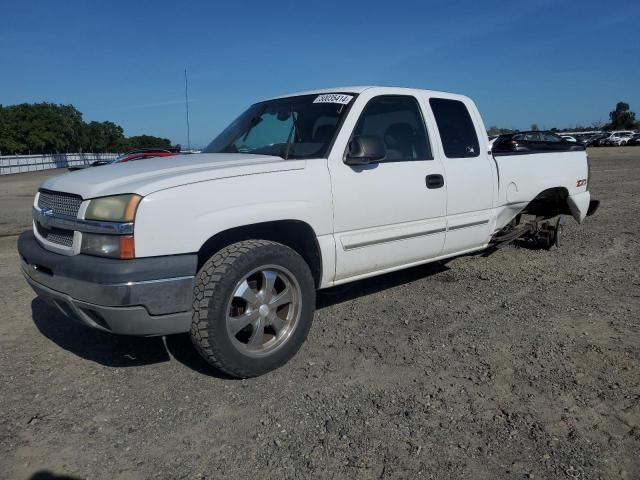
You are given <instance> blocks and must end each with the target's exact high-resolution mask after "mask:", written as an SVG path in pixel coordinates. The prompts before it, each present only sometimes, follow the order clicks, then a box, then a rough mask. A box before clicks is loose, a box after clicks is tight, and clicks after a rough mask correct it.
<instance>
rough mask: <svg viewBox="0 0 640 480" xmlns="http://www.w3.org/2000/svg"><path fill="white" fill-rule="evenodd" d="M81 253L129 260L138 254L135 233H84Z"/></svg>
mask: <svg viewBox="0 0 640 480" xmlns="http://www.w3.org/2000/svg"><path fill="white" fill-rule="evenodd" d="M80 253H85V254H87V255H97V256H99V257H109V258H121V259H123V260H129V259H132V258H135V256H136V254H135V243H134V239H133V235H96V234H94V233H83V234H82V246H81V247H80Z"/></svg>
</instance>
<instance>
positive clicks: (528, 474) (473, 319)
mask: <svg viewBox="0 0 640 480" xmlns="http://www.w3.org/2000/svg"><path fill="white" fill-rule="evenodd" d="M590 155H591V157H592V158H593V180H592V187H591V190H592V193H593V194H594V196H595V197H597V198H600V199H601V200H602V202H603V204H602V206H601V209H600V210H599V211H598V213H597V214H596V216H594V217H591V218H589V219H587V221H586V222H585V223H584V224H583V225H577V224H576V223H575V222H573V221H572V220H570V221H569V222H568V223H567V226H566V228H565V236H564V245H563V246H562V248H561V249H559V250H552V251H549V252H547V251H544V250H535V249H531V248H527V247H525V246H523V245H520V246H518V245H512V246H509V247H506V248H504V249H502V250H499V251H498V252H496V253H494V254H493V255H490V256H473V257H463V258H457V259H454V260H451V261H449V262H448V263H446V264H442V263H437V264H433V265H430V266H425V267H419V268H413V269H410V270H406V271H403V272H397V273H394V274H390V275H385V276H382V277H378V278H374V279H370V280H366V281H362V282H358V283H356V284H354V285H353V286H351V287H350V288H344V287H343V288H340V289H335V290H333V291H328V292H326V293H324V294H321V295H320V296H319V299H318V312H317V313H316V316H315V321H314V325H313V328H312V330H311V334H310V336H309V339H308V341H307V342H306V344H305V345H304V346H303V348H302V349H301V351H300V352H299V354H298V355H297V356H296V357H295V358H294V359H293V360H292V361H291V362H290V363H289V364H287V365H286V366H285V367H283V368H281V369H279V370H277V371H275V372H272V373H270V374H268V375H265V376H263V377H260V378H256V379H252V380H243V381H238V380H230V379H227V378H223V377H221V376H220V375H217V374H216V372H214V371H212V370H211V369H209V368H208V367H207V366H206V365H205V364H204V363H203V362H202V361H201V360H200V359H199V357H198V356H197V354H196V353H195V352H194V350H193V348H192V347H191V344H190V342H189V339H188V337H186V336H173V337H167V338H166V339H162V338H151V339H144V338H128V337H116V336H111V335H107V334H103V333H101V332H97V331H92V330H89V329H85V328H83V327H81V326H77V325H75V324H73V323H70V321H68V320H67V319H65V318H64V317H62V316H60V315H59V314H57V313H56V312H54V311H53V310H51V309H50V308H49V307H47V306H45V305H44V304H43V303H42V302H40V301H38V300H36V299H35V298H34V294H33V293H32V292H31V290H30V289H29V288H28V287H27V286H26V284H25V283H24V281H23V280H22V278H21V276H20V273H19V264H18V257H17V253H16V248H15V244H16V236H15V235H14V234H15V233H16V232H17V231H18V230H20V229H22V228H23V227H24V226H27V225H29V214H30V202H31V198H32V194H33V192H34V191H35V190H36V188H37V185H38V184H39V182H40V181H41V180H42V179H43V178H44V177H45V176H46V175H49V174H50V173H49V172H47V173H38V174H34V175H30V174H27V175H22V176H12V177H3V178H0V195H1V196H0V198H1V200H0V202H1V205H2V208H1V209H0V228H1V230H0V312H2V313H0V387H1V394H0V477H3V478H17V479H22V478H30V477H32V476H34V477H33V478H52V477H48V476H47V475H48V474H49V473H50V474H52V475H61V476H63V475H68V476H72V477H74V478H76V477H77V478H105V479H134V478H226V479H235V478H306V477H312V476H313V477H319V478H357V479H360V478H362V479H365V478H434V479H447V478H451V479H465V478H510V479H511V478H550V479H562V478H569V479H597V478H627V479H637V478H640V459H639V452H640V364H639V360H640V320H639V318H640V315H639V313H640V308H639V307H640V300H639V299H640V289H639V286H640V276H639V269H638V267H639V262H638V258H639V256H638V254H639V253H640V248H639V246H638V237H637V234H638V231H639V226H640V219H639V217H638V207H639V206H640V205H639V203H640V147H638V148H635V149H633V148H611V149H599V150H594V151H592V152H590ZM54 478H58V477H54Z"/></svg>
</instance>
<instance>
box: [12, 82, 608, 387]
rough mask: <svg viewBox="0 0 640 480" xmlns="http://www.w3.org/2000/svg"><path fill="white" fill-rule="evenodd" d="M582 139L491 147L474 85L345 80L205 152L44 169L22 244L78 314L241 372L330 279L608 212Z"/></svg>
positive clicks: (39, 280) (270, 105)
mask: <svg viewBox="0 0 640 480" xmlns="http://www.w3.org/2000/svg"><path fill="white" fill-rule="evenodd" d="M588 186H589V165H588V159H587V156H586V153H585V151H584V150H582V149H579V150H573V151H562V149H559V150H558V151H553V150H551V151H546V152H544V153H538V152H511V153H510V152H503V153H495V152H494V154H489V153H488V146H487V136H486V130H485V127H484V125H483V123H482V119H481V117H480V114H479V113H478V110H477V108H476V106H475V105H474V103H473V102H472V101H471V100H470V99H469V98H467V97H464V96H461V95H455V94H450V93H443V92H435V91H429V90H418V89H405V88H387V87H348V88H337V89H332V90H321V91H312V92H304V93H299V94H295V95H288V96H284V97H278V98H273V99H270V100H266V101H263V102H259V103H256V104H254V105H252V106H251V107H250V108H249V109H248V110H247V111H246V112H244V113H243V114H242V115H240V117H238V119H237V120H235V121H234V122H233V123H231V125H229V127H227V128H226V129H225V130H224V131H223V132H222V133H221V134H220V135H219V136H218V137H216V138H215V139H214V140H213V141H212V142H211V144H210V145H209V146H208V147H207V148H205V149H204V151H203V153H201V154H193V155H180V156H173V157H165V158H157V159H152V160H145V161H138V162H129V163H124V164H116V165H110V166H103V167H97V168H89V169H85V170H82V171H77V172H72V173H66V174H64V175H61V176H57V177H53V178H51V179H49V180H47V181H46V182H45V183H44V184H43V185H42V188H41V189H40V190H39V192H38V194H37V195H36V197H35V201H34V204H33V230H32V231H31V230H30V231H27V232H24V233H23V234H22V235H21V236H20V239H19V241H18V247H19V251H20V255H21V257H22V268H23V272H24V275H25V278H26V279H27V281H28V282H29V284H30V285H31V286H32V287H33V289H34V290H35V291H36V292H37V294H38V295H39V296H40V297H42V298H43V299H44V300H46V301H48V302H49V303H51V304H52V305H54V306H55V307H56V308H58V309H59V310H60V311H61V312H63V313H64V314H65V315H67V316H69V317H72V318H75V319H77V320H79V321H81V322H82V323H84V324H86V325H89V326H91V327H94V328H98V329H100V330H104V331H108V332H113V333H119V334H130V335H146V336H152V335H167V334H174V333H183V332H190V334H191V338H192V340H193V343H194V345H195V347H196V348H197V350H198V351H199V352H200V354H201V355H202V356H203V357H204V358H205V359H206V360H207V361H208V362H209V363H210V364H212V365H214V366H215V367H217V368H219V369H221V370H223V371H224V372H226V373H228V374H230V375H233V376H238V377H250V376H255V375H260V374H262V373H265V372H267V371H269V370H272V369H274V368H276V367H278V366H280V365H282V364H284V363H285V362H286V361H287V360H289V359H290V358H291V357H292V356H293V355H294V354H295V353H296V352H297V350H298V349H299V348H300V346H301V344H302V343H303V342H304V340H305V338H306V337H307V333H308V332H309V328H310V326H311V322H312V318H313V312H314V308H315V292H316V290H317V289H323V288H327V287H332V286H334V285H339V284H344V283H346V282H352V281H354V280H358V279H362V278H366V277H371V276H374V275H379V274H382V273H386V272H391V271H393V270H398V269H402V268H407V267H411V266H413V265H419V264H422V263H427V262H433V261H435V260H440V259H444V258H447V257H452V256H455V255H460V254H466V253H469V252H474V251H479V250H482V249H486V248H488V247H491V246H493V245H499V244H500V243H502V242H508V241H511V240H514V239H516V238H518V237H522V236H528V237H529V238H532V239H538V240H541V241H543V242H544V243H546V245H547V246H550V245H552V244H554V243H557V241H558V238H559V229H560V226H561V224H562V221H556V220H555V219H558V218H560V219H562V218H563V217H562V215H564V214H566V215H570V216H571V217H573V218H574V219H575V220H576V221H577V222H582V221H583V220H584V219H585V217H586V216H587V215H589V214H591V213H593V211H595V209H596V208H597V205H598V203H597V201H595V200H592V199H591V198H590V194H589V191H588Z"/></svg>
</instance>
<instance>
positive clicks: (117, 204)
mask: <svg viewBox="0 0 640 480" xmlns="http://www.w3.org/2000/svg"><path fill="white" fill-rule="evenodd" d="M140 200H142V197H140V196H139V195H133V194H126V195H113V196H111V197H102V198H96V199H94V200H91V201H90V202H89V206H88V207H87V211H86V213H85V215H84V218H86V219H87V220H101V221H105V222H133V220H134V218H135V216H136V209H137V208H138V204H139V203H140Z"/></svg>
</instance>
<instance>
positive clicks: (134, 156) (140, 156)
mask: <svg viewBox="0 0 640 480" xmlns="http://www.w3.org/2000/svg"><path fill="white" fill-rule="evenodd" d="M178 153H180V151H179V150H177V149H165V148H144V149H140V150H132V151H131V152H128V153H125V154H123V155H120V156H118V157H116V158H114V159H112V160H97V161H95V162H93V163H92V164H91V166H92V167H99V166H101V165H111V164H114V163H125V162H131V161H134V160H144V159H145V158H154V157H171V156H173V155H177V154H178Z"/></svg>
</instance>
